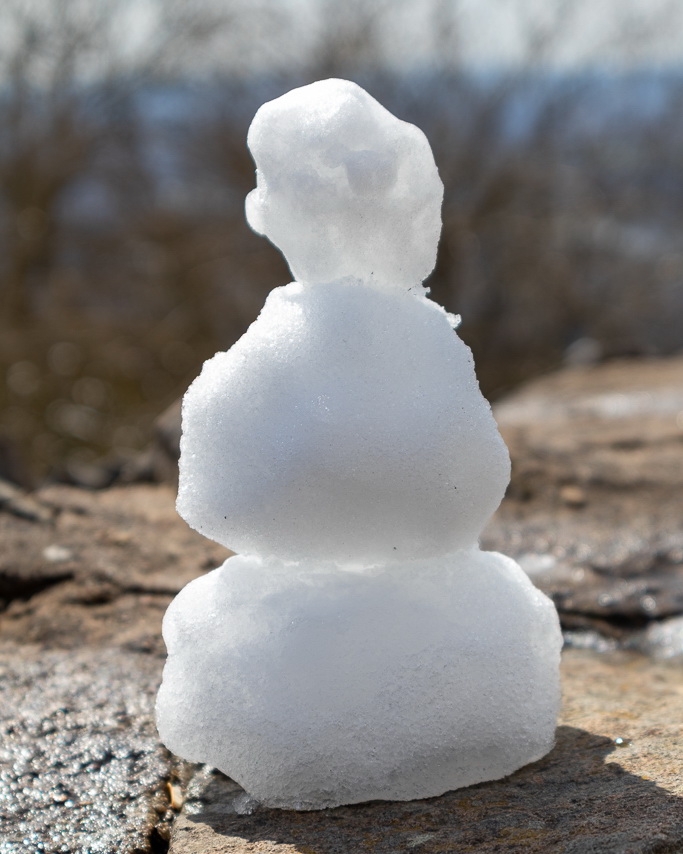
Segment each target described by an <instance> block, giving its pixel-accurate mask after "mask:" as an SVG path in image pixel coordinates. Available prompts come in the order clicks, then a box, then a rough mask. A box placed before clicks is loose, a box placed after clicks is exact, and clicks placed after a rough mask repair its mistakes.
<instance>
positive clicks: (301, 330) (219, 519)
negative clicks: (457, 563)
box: [177, 282, 510, 565]
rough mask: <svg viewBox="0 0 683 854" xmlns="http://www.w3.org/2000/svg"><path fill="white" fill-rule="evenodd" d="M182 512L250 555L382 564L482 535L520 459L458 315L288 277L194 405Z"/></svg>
mask: <svg viewBox="0 0 683 854" xmlns="http://www.w3.org/2000/svg"><path fill="white" fill-rule="evenodd" d="M182 426H183V433H182V439H181V456H180V484H179V492H178V504H177V506H178V512H179V513H180V515H181V516H183V518H184V519H185V520H186V521H187V522H188V523H189V524H190V525H191V526H192V527H193V528H195V529H196V530H197V531H199V532H200V533H202V534H204V535H205V536H207V537H209V538H211V539H213V540H216V541H217V542H219V543H222V544H223V545H226V546H228V547H229V548H231V549H233V550H234V551H237V552H241V553H245V554H261V555H275V556H277V557H279V558H282V559H284V560H295V561H296V560H301V559H305V558H315V559H319V560H331V561H336V562H338V563H339V564H345V565H348V564H373V563H384V562H387V561H403V560H413V559H417V558H420V557H430V556H434V555H441V554H445V553H447V552H450V551H453V550H454V549H457V548H463V547H467V546H470V545H473V544H475V543H476V542H477V541H478V538H479V535H480V533H481V531H482V529H483V527H484V525H485V524H486V522H487V521H488V519H489V517H490V516H491V515H492V514H493V512H494V511H495V509H496V508H497V506H498V504H499V503H500V501H501V499H502V497H503V494H504V492H505V488H506V486H507V483H508V480H509V472H510V460H509V456H508V452H507V448H506V447H505V444H504V442H503V440H502V439H501V437H500V435H499V433H498V430H497V427H496V423H495V421H494V419H493V415H492V413H491V408H490V406H489V404H488V403H487V402H486V400H485V399H484V398H483V396H482V394H481V392H480V390H479V386H478V384H477V380H476V377H475V374H474V366H473V361H472V354H471V352H470V350H469V348H468V347H467V346H466V345H465V344H463V342H462V341H461V340H460V339H459V338H458V336H457V334H456V332H455V331H454V330H453V329H452V325H451V322H450V320H449V316H448V315H447V314H446V312H445V311H444V310H443V309H442V308H441V307H440V306H438V305H436V304H435V303H434V302H432V301H431V300H429V299H427V298H426V297H424V296H421V295H420V296H416V295H413V294H412V293H410V292H408V291H407V290H406V291H404V292H389V291H382V290H378V289H376V288H373V287H371V286H366V285H362V284H359V283H355V284H354V283H353V282H338V283H332V284H329V285H328V286H326V287H325V288H319V287H317V286H303V285H300V284H296V283H295V284H291V285H288V286H286V287H282V288H277V289H276V290H274V291H273V292H271V294H270V295H269V297H268V299H267V301H266V304H265V306H264V308H263V310H262V312H261V314H260V316H259V318H258V319H257V320H256V322H255V323H253V324H252V326H251V327H250V328H249V330H248V331H247V332H246V334H245V335H244V336H243V337H242V338H241V339H240V340H239V341H238V342H237V343H236V344H235V345H234V346H233V347H232V349H231V350H229V351H228V352H227V353H219V354H218V355H216V356H215V357H214V358H213V359H210V360H209V361H208V362H206V364H205V365H204V367H203V369H202V372H201V374H200V376H199V377H198V378H197V379H196V380H195V381H194V383H193V384H192V385H191V386H190V388H189V390H188V392H187V394H186V396H185V399H184V402H183V425H182Z"/></svg>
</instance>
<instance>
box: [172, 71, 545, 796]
mask: <svg viewBox="0 0 683 854" xmlns="http://www.w3.org/2000/svg"><path fill="white" fill-rule="evenodd" d="M248 144H249V147H250V149H251V152H252V154H253V156H254V159H255V162H256V166H257V172H256V177H257V186H256V189H255V190H253V191H252V193H250V195H249V196H248V198H247V205H246V209H247V218H248V221H249V223H250V225H251V226H252V228H254V229H255V230H256V231H257V232H259V233H261V234H263V235H265V236H267V237H268V238H269V239H270V240H271V241H272V242H273V243H274V244H275V245H276V246H278V247H279V248H280V249H281V250H282V252H283V253H284V255H285V257H286V258H287V261H288V263H289V266H290V268H291V270H292V273H293V275H294V278H295V281H294V282H293V283H291V284H289V285H287V286H285V287H279V288H276V289H275V290H274V291H272V292H271V294H270V295H269V297H268V298H267V300H266V303H265V305H264V307H263V310H262V311H261V314H260V315H259V317H258V319H257V320H256V321H255V323H253V324H252V325H251V327H250V328H249V330H248V331H247V332H246V334H245V335H244V336H243V337H242V338H241V339H240V340H239V341H238V342H237V343H236V344H235V345H234V346H233V347H232V348H231V349H230V350H229V351H228V352H226V353H218V354H217V355H216V356H214V357H213V358H212V359H210V360H209V361H208V362H206V363H205V365H204V367H203V369H202V372H201V374H200V376H199V377H198V378H197V379H196V380H195V381H194V382H193V384H192V385H191V386H190V388H189V390H188V392H187V394H186V396H185V399H184V401H183V434H182V440H181V458H180V484H179V493H178V505H177V506H178V511H179V513H180V515H181V516H183V518H185V520H186V521H187V522H188V523H189V524H190V525H191V526H192V527H193V528H195V529H196V530H198V531H200V532H201V533H202V534H204V535H205V536H207V537H210V538H211V539H213V540H215V541H217V542H219V543H222V544H223V545H226V546H228V547H229V548H231V549H233V550H234V551H236V552H237V553H238V554H236V555H235V556H234V557H231V558H229V559H228V560H227V561H226V562H225V564H223V566H221V567H220V568H219V569H216V570H214V571H213V572H211V573H209V574H208V575H206V576H203V577H201V578H198V579H196V580H195V581H193V582H191V583H190V584H189V585H188V586H187V587H186V588H185V589H184V590H182V591H181V593H180V594H179V595H178V596H177V597H176V599H175V600H174V601H173V602H172V604H171V606H170V607H169V609H168V612H167V614H166V616H165V619H164V627H163V631H164V639H165V641H166V645H167V648H168V660H167V663H166V667H165V670H164V678H163V684H162V686H161V688H160V691H159V696H158V699H157V723H158V727H159V732H160V734H161V738H162V740H163V741H164V743H165V744H166V745H167V746H168V747H169V748H170V749H171V750H172V751H173V752H175V753H176V754H178V755H179V756H181V757H183V758H185V759H188V760H191V761H195V762H205V763H208V764H210V765H212V766H215V767H217V768H219V769H220V770H221V771H223V772H224V773H225V774H227V775H229V776H230V777H232V778H233V779H235V780H236V781H237V782H239V783H240V784H241V785H242V786H243V787H244V788H245V790H246V791H247V792H248V793H249V794H250V795H251V796H252V797H254V798H255V799H256V800H258V801H259V802H261V803H263V804H265V805H268V806H272V807H280V808H284V809H319V808H323V807H332V806H337V805H340V804H348V803H355V802H360V801H367V800H373V799H392V800H409V799H414V798H425V797H431V796H434V795H439V794H442V793H443V792H445V791H448V790H450V789H456V788H459V787H462V786H468V785H471V784H473V783H478V782H481V781H484V780H491V779H496V778H499V777H503V776H505V775H507V774H510V773H511V772H512V771H514V770H515V769H517V768H519V767H521V766H522V765H525V764H527V763H529V762H532V761H534V760H536V759H539V758H540V757H541V756H543V755H544V754H545V753H547V752H548V750H550V748H551V747H552V745H553V740H554V731H555V722H556V718H557V712H558V706H559V676H558V667H559V655H560V647H561V633H560V629H559V623H558V619H557V614H556V611H555V609H554V607H553V605H552V603H551V602H550V601H549V600H548V599H547V598H546V597H545V596H544V595H543V594H542V593H541V592H540V591H538V590H537V589H536V588H534V587H533V585H532V584H531V582H530V581H529V580H528V578H527V576H526V575H525V574H524V572H523V571H522V570H521V569H520V568H519V566H518V565H517V564H516V563H515V562H514V561H512V560H511V559H510V558H507V557H505V556H503V555H500V554H496V553H493V552H483V551H481V550H480V549H479V545H478V541H479V536H480V534H481V531H482V529H483V528H484V526H485V524H486V522H487V521H488V519H489V518H490V517H491V515H492V514H493V512H494V511H495V509H496V507H497V506H498V504H499V503H500V501H501V499H502V497H503V493H504V491H505V488H506V486H507V483H508V481H509V469H510V463H509V457H508V453H507V449H506V447H505V444H504V443H503V441H502V439H501V437H500V435H499V433H498V430H497V427H496V424H495V421H494V419H493V416H492V413H491V409H490V406H489V405H488V403H487V402H486V401H485V400H484V398H483V397H482V395H481V393H480V391H479V386H478V383H477V380H476V377H475V373H474V364H473V360H472V355H471V353H470V351H469V349H468V348H467V347H466V346H465V345H464V344H463V343H462V341H461V340H460V339H459V338H458V336H457V334H456V332H455V327H456V326H457V322H458V319H457V318H455V317H453V316H452V315H449V314H447V313H446V312H445V311H444V310H443V309H442V308H441V307H440V306H438V305H437V304H435V303H434V302H432V301H431V300H430V299H429V298H428V296H427V290H426V289H425V288H424V286H423V285H422V282H423V280H424V279H425V278H426V276H427V275H428V274H429V273H430V272H431V270H432V268H433V266H434V263H435V259H436V248H437V243H438V238H439V233H440V229H441V216H440V209H441V201H442V195H443V187H442V184H441V181H440V179H439V176H438V172H437V169H436V165H435V163H434V159H433V156H432V153H431V149H430V147H429V143H428V142H427V139H426V137H425V136H424V134H423V133H422V132H421V131H420V130H419V129H418V128H416V127H414V126H413V125H410V124H407V123H405V122H402V121H400V120H399V119H397V118H396V117H394V116H393V115H392V114H391V113H389V112H388V111H387V110H386V109H384V108H383V107H382V106H381V105H380V104H379V103H378V102H377V101H375V100H374V99H373V98H372V97H371V96H370V95H369V94H368V93H367V92H365V91H364V90H363V89H361V88H360V87H359V86H357V85H355V84H353V83H350V82H348V81H344V80H324V81H320V82H317V83H313V84H311V85H310V86H305V87H302V88H299V89H295V90H293V91H291V92H289V93H287V94H286V95H284V96H282V97H281V98H278V99H277V100H275V101H271V102H270V103H267V104H265V105H264V106H262V107H261V109H260V110H259V111H258V112H257V114H256V116H255V118H254V121H253V123H252V125H251V128H250V130H249V135H248Z"/></svg>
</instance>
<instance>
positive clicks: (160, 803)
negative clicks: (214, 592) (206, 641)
mask: <svg viewBox="0 0 683 854" xmlns="http://www.w3.org/2000/svg"><path fill="white" fill-rule="evenodd" d="M15 498H18V499H21V500H22V501H24V500H28V499H27V497H26V496H23V495H18V496H15V497H13V498H12V500H15ZM33 505H35V506H36V507H38V508H39V510H40V512H35V513H34V512H31V513H26V512H21V513H16V512H14V511H13V510H11V509H10V510H9V512H4V513H3V512H0V537H2V542H3V550H2V555H1V556H0V593H1V594H2V595H3V597H4V602H3V603H2V607H0V731H1V732H2V736H1V737H0V743H1V746H0V854H19V852H22V854H34V852H36V853H37V852H50V853H51V852H55V854H56V852H69V854H76V852H78V854H80V853H81V852H83V854H119V852H120V853H121V854H143V852H145V854H156V852H160V851H163V850H165V848H166V847H167V836H168V831H169V827H170V821H171V820H172V818H173V806H174V804H177V801H176V800H175V799H174V797H173V793H174V791H175V790H176V786H175V785H173V786H169V784H171V783H174V781H180V780H182V779H184V777H183V775H184V774H185V773H186V766H185V765H184V764H183V763H179V762H178V761H177V760H175V759H174V758H173V757H171V756H170V755H169V754H168V753H167V751H166V750H165V749H164V748H163V747H162V746H161V744H160V743H159V739H158V736H157V733H156V728H155V726H154V720H153V707H154V698H155V695H156V691H157V689H158V686H159V682H160V679H161V668H162V666H163V661H164V649H163V642H162V640H161V618H162V615H163V613H164V610H165V609H166V607H167V605H168V603H169V602H170V600H171V598H172V597H173V596H174V595H175V593H176V592H177V591H178V590H180V589H181V587H182V586H183V585H184V584H185V583H186V582H187V581H189V580H190V578H193V577H195V576H196V575H197V574H198V573H199V572H201V571H202V570H207V569H210V568H211V567H213V566H216V565H218V564H220V563H221V562H222V561H223V560H224V559H225V557H226V556H227V555H228V554H229V553H228V552H227V551H226V550H225V549H222V548H220V547H219V546H216V545H214V544H211V543H209V542H208V541H207V540H205V539H204V538H202V537H200V536H199V535H198V534H195V533H194V532H192V531H191V530H190V529H189V528H188V527H187V526H186V525H185V524H184V523H183V522H182V521H181V520H180V519H179V518H178V517H177V515H176V514H175V511H174V495H173V492H172V490H171V489H169V488H167V487H152V486H138V487H130V488H125V489H122V488H119V489H112V490H108V491H106V492H101V493H92V492H84V491H82V490H78V489H73V488H70V487H51V488H48V489H44V490H41V492H40V493H38V494H37V495H36V496H33V497H32V498H31V499H30V501H29V506H33Z"/></svg>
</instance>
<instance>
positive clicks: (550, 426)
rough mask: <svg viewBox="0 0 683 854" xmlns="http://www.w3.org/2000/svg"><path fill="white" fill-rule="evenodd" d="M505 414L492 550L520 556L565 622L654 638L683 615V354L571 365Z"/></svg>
mask: <svg viewBox="0 0 683 854" xmlns="http://www.w3.org/2000/svg"><path fill="white" fill-rule="evenodd" d="M495 414H496V417H497V419H498V421H499V424H500V427H501V431H502V433H503V436H504V438H505V440H506V442H507V443H508V445H509V447H510V452H511V456H512V460H513V467H512V482H511V484H510V487H509V489H508V494H507V496H506V500H505V501H504V502H503V504H502V506H501V508H500V510H499V512H498V513H497V514H496V516H495V517H494V519H493V521H492V523H491V524H490V525H489V527H488V529H487V531H486V532H485V535H484V538H483V544H484V546H485V547H487V548H493V549H497V550H500V551H502V552H505V553H506V554H510V555H512V556H514V557H516V558H517V559H518V560H519V561H520V563H521V564H522V565H523V566H524V568H525V569H526V570H527V571H528V572H529V574H530V575H531V577H532V578H533V581H534V583H535V584H537V585H538V586H539V587H540V588H541V589H543V590H544V591H545V592H546V593H548V594H549V595H550V596H552V598H553V599H554V601H555V604H556V605H557V607H558V610H559V611H560V615H561V618H562V623H563V626H564V628H565V629H580V630H590V631H591V632H594V633H598V634H599V635H600V636H602V638H603V639H608V640H611V641H612V642H614V643H618V642H621V643H626V644H627V645H634V644H636V645H637V644H639V643H641V642H642V644H644V645H645V646H647V643H648V641H647V638H646V632H645V630H646V629H647V627H648V626H649V625H650V624H652V623H653V621H663V620H666V619H667V618H671V617H674V616H675V615H677V614H681V613H682V612H683V527H682V526H681V522H680V520H681V518H683V358H676V359H668V360H652V361H635V362H634V361H623V362H613V363H609V364H606V365H602V366H598V367H593V368H585V369H573V370H565V371H562V372H559V373H557V374H553V375H551V376H548V377H544V378H542V379H540V380H536V381H534V382H532V383H530V384H529V385H528V386H526V387H525V388H523V389H521V390H520V391H519V392H517V393H516V394H514V395H512V396H510V397H509V398H507V399H506V400H505V401H502V402H501V403H500V404H498V406H496V407H495ZM638 627H640V628H642V629H643V630H644V631H643V633H642V634H641V635H638V636H636V635H634V634H633V630H634V629H635V628H638ZM650 634H652V633H650Z"/></svg>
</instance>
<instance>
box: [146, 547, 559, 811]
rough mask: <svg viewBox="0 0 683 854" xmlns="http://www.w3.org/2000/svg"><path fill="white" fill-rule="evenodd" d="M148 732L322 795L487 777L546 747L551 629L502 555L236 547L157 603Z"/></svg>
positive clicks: (437, 788)
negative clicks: (340, 560)
mask: <svg viewBox="0 0 683 854" xmlns="http://www.w3.org/2000/svg"><path fill="white" fill-rule="evenodd" d="M164 639H165V641H166V645H167V647H168V661H167V663H166V667H165V670H164V680H163V684H162V686H161V689H160V691H159V696H158V700H157V723H158V727H159V732H160V734H161V737H162V740H163V742H164V743H165V744H166V745H167V746H168V747H169V748H170V749H171V750H172V751H173V752H174V753H176V754H178V755H179V756H181V757H183V758H185V759H188V760H190V761H195V762H205V763H208V764H210V765H213V766H214V767H216V768H218V769H220V770H221V771H223V772H224V773H225V774H227V775H228V776H230V777H232V778H233V779H234V780H236V781H237V782H238V783H240V785H242V786H243V787H244V789H245V790H246V791H247V792H248V793H249V794H250V795H251V796H252V797H253V798H255V799H256V800H258V801H259V802H261V803H262V804H264V805H266V806H270V807H279V808H282V809H299V810H301V809H322V808H325V807H334V806H339V805H342V804H349V803H357V802H362V801H369V800H377V799H381V800H413V799H419V798H427V797H432V796H436V795H440V794H442V793H444V792H446V791H449V790H452V789H458V788H461V787H463V786H469V785H472V784H474V783H479V782H483V781H485V780H493V779H498V778H500V777H504V776H506V775H508V774H510V773H512V772H513V771H514V770H516V769H517V768H520V767H521V766H523V765H526V764H527V763H529V762H533V761H535V760H537V759H539V758H541V757H542V756H543V755H545V754H546V753H547V752H548V751H549V750H550V749H551V748H552V746H553V743H554V734H555V722H556V719H557V713H558V709H559V701H560V687H559V675H558V665H559V657H560V649H561V645H562V637H561V632H560V628H559V622H558V618H557V613H556V611H555V608H554V607H553V605H552V603H551V602H550V600H549V599H548V598H547V597H546V596H545V595H544V594H543V593H541V592H540V591H539V590H537V589H536V588H535V587H533V585H532V584H531V582H530V581H529V579H528V578H527V576H526V575H525V574H524V572H523V571H522V570H521V569H520V568H519V567H518V566H517V564H516V563H515V562H514V561H513V560H511V559H510V558H507V557H505V556H503V555H500V554H497V553H494V552H482V551H480V550H479V549H477V548H472V549H467V550H462V551H457V552H454V553H452V554H450V555H446V556H444V557H441V558H436V559H429V560H423V561H411V562H407V563H402V564H392V565H391V566H390V567H382V566H377V567H370V568H357V569H353V568H344V569H342V568H340V567H338V566H335V565H332V564H320V563H318V564H314V563H312V562H310V563H308V562H300V563H284V562H282V561H279V560H277V559H275V558H271V559H262V558H259V557H253V556H242V555H238V556H235V557H232V558H230V559H229V560H228V561H226V563H225V564H224V565H223V566H222V567H220V568H219V569H217V570H214V571H213V572H211V573H209V574H208V575H206V576H203V577H202V578H199V579H197V580H195V581H193V582H192V583H191V584H189V585H188V586H187V587H186V588H185V589H184V590H183V591H181V593H180V594H179V595H178V596H177V597H176V599H175V600H174V602H173V603H172V604H171V606H170V608H169V609H168V612H167V614H166V617H165V619H164Z"/></svg>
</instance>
